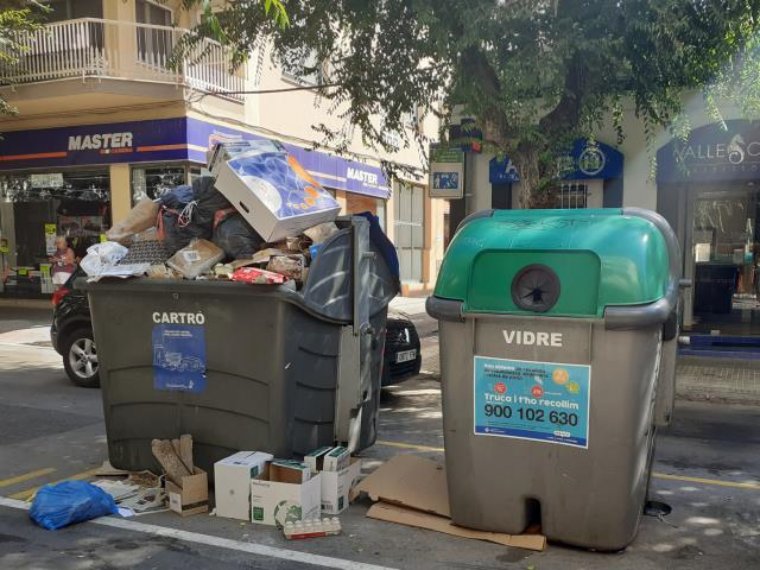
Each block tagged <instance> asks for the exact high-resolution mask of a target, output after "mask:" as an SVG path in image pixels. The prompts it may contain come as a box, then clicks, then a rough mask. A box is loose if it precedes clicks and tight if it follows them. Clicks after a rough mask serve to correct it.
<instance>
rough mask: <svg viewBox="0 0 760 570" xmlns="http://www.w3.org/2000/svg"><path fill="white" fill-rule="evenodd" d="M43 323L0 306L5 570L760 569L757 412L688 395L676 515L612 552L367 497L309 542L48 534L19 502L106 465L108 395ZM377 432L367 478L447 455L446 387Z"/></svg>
mask: <svg viewBox="0 0 760 570" xmlns="http://www.w3.org/2000/svg"><path fill="white" fill-rule="evenodd" d="M0 311H2V309H0ZM4 317H8V318H4ZM11 317H13V318H11ZM45 318H46V317H45V313H44V312H43V313H41V314H40V315H39V317H38V318H37V319H36V320H35V319H26V320H25V318H24V315H20V316H19V315H17V314H15V313H14V314H13V315H8V314H7V313H2V312H0V495H1V496H3V497H4V498H0V568H40V569H55V570H68V569H77V570H79V569H100V568H103V569H112V568H161V569H163V568H167V569H174V568H177V569H180V568H183V569H184V568H188V567H192V568H193V569H205V568H238V567H239V568H276V569H279V568H299V569H311V568H318V567H319V568H325V567H331V568H362V566H361V565H362V564H364V565H367V566H364V568H366V569H367V570H370V569H372V568H376V569H379V568H414V569H415V570H426V569H431V570H432V569H452V568H453V569H468V570H472V569H502V568H520V569H523V570H527V569H528V568H531V567H533V568H535V569H536V570H552V569H558V570H559V569H562V570H565V569H569V568H570V569H572V568H584V569H589V570H595V569H599V570H602V569H605V570H606V569H609V568H620V569H624V570H625V569H631V570H634V569H636V570H641V569H643V570H646V569H655V568H657V569H660V568H662V569H666V568H667V569H687V568H688V569H704V570H714V569H715V568H721V569H733V568H736V569H737V570H738V569H741V570H746V569H749V568H757V567H758V566H759V565H760V563H759V562H758V561H760V429H758V428H757V426H758V425H760V408H753V407H742V406H726V405H714V404H704V403H688V402H683V403H679V406H678V409H677V414H676V421H675V424H674V425H673V426H672V428H670V429H669V430H667V431H665V432H663V433H662V434H661V436H660V438H659V442H658V449H657V457H656V465H655V471H656V474H655V477H654V479H653V482H652V487H653V489H652V490H653V494H654V496H655V497H657V498H659V499H660V500H663V501H666V502H668V503H669V504H670V505H671V506H672V508H673V512H672V514H670V515H669V516H667V517H665V518H664V519H661V520H660V519H656V518H650V517H645V518H644V520H643V523H642V526H641V531H640V533H639V536H638V538H637V540H636V541H635V542H634V543H633V544H632V545H631V546H630V547H629V548H628V549H626V550H625V551H623V552H621V553H617V554H599V553H591V552H587V551H584V550H580V549H574V548H567V547H563V546H561V545H555V544H551V545H550V546H549V547H548V549H547V550H546V551H545V552H543V553H533V552H530V551H525V550H519V549H513V548H506V547H503V546H498V545H495V544H490V543H486V542H479V541H474V540H465V539H457V538H452V537H449V536H446V535H442V534H438V533H434V532H430V531H424V530H418V529H412V528H408V527H403V526H399V525H394V524H390V523H383V522H380V521H375V520H371V519H367V518H366V517H365V516H364V515H365V513H366V511H367V508H368V507H369V506H370V503H369V501H368V499H362V500H360V501H359V502H357V503H356V504H354V505H353V506H352V507H351V509H350V510H349V511H348V512H347V513H345V514H344V515H342V516H341V521H342V524H343V528H344V532H343V534H342V535H341V536H338V537H334V538H330V539H317V540H312V541H298V542H288V541H286V540H284V539H283V538H282V535H281V534H280V533H279V532H277V531H276V530H274V529H271V528H268V527H261V526H256V525H252V524H250V523H245V522H242V523H241V522H239V521H232V520H225V519H217V518H215V517H210V516H205V515H200V516H195V517H188V518H186V519H182V518H180V517H178V516H176V515H174V514H172V513H161V514H156V515H148V516H143V517H139V518H135V519H116V518H107V519H100V520H99V521H95V522H93V523H86V524H82V525H77V526H74V527H71V528H68V529H64V530H61V531H57V532H49V531H44V530H42V529H40V528H38V527H36V526H34V525H33V524H32V523H31V522H30V521H29V519H28V517H27V514H26V512H25V511H24V510H23V509H22V508H20V507H21V506H22V505H23V504H24V503H22V502H21V501H23V500H24V499H25V498H27V497H29V496H30V495H31V494H32V493H33V492H34V489H35V488H36V487H37V486H39V485H41V484H44V483H48V482H52V481H57V480H61V479H66V478H70V477H72V476H74V477H79V478H87V477H89V476H90V474H91V471H92V470H93V469H94V468H96V467H97V466H99V465H100V464H101V463H102V461H103V460H104V459H106V444H105V441H106V440H105V432H104V426H103V421H102V410H101V403H100V392H99V390H85V389H80V388H76V387H74V386H72V385H70V384H69V383H68V381H67V380H66V379H65V376H64V373H63V369H62V366H61V364H60V357H58V355H57V354H55V353H54V352H53V351H52V350H51V349H49V348H46V347H45V346H44V344H45V343H44V341H43V340H41V339H42V338H43V336H44V334H43V333H44V330H43V329H44V325H45ZM11 321H13V322H11ZM34 325H38V326H39V327H40V328H38V329H34V328H33V326H34ZM379 434H380V441H379V442H378V444H377V445H375V446H374V447H373V448H371V449H370V450H368V451H366V452H364V453H363V457H364V470H365V472H368V471H371V470H372V469H374V468H376V467H377V466H378V465H380V464H381V463H382V462H383V461H386V460H388V459H389V458H390V457H392V456H393V455H395V454H397V453H418V454H421V455H423V456H426V457H430V458H433V459H437V460H439V461H440V460H442V459H443V452H442V447H443V438H442V433H441V412H440V390H439V384H438V382H437V381H435V380H432V379H417V380H412V381H409V382H407V383H404V384H402V385H400V386H397V387H393V388H391V389H389V390H387V391H386V392H385V394H384V396H383V401H382V412H381V419H380V425H379ZM505 480H508V474H507V475H505Z"/></svg>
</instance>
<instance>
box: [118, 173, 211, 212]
mask: <svg viewBox="0 0 760 570" xmlns="http://www.w3.org/2000/svg"><path fill="white" fill-rule="evenodd" d="M194 171H195V174H196V175H197V176H200V169H194ZM192 174H193V172H191V177H192ZM185 180H187V172H186V168H185V166H183V165H179V166H156V167H142V166H141V167H133V168H132V204H136V203H137V202H139V201H140V200H143V199H145V198H150V199H151V200H156V199H158V198H161V196H163V195H164V194H166V193H167V192H168V191H169V190H171V189H172V188H174V187H175V186H179V185H181V184H185Z"/></svg>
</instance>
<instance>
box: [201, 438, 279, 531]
mask: <svg viewBox="0 0 760 570" xmlns="http://www.w3.org/2000/svg"><path fill="white" fill-rule="evenodd" d="M271 460H272V455H271V454H269V453H262V452H261V451H241V452H239V453H236V454H234V455H230V456H229V457H226V458H224V459H222V460H221V461H217V462H216V463H215V464H214V495H215V498H216V515H217V516H218V517H227V518H231V519H240V520H244V521H247V520H250V518H251V479H255V478H256V477H258V476H259V475H261V473H262V472H263V471H264V468H265V467H266V463H267V461H271Z"/></svg>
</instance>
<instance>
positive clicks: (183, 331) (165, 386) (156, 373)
mask: <svg viewBox="0 0 760 570" xmlns="http://www.w3.org/2000/svg"><path fill="white" fill-rule="evenodd" d="M153 387H154V388H155V389H156V390H177V391H181V392H193V393H196V394H197V393H200V392H203V391H204V390H205V389H206V330H205V327H203V326H199V325H155V326H154V327H153Z"/></svg>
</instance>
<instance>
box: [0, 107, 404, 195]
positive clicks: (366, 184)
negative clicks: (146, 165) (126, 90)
mask: <svg viewBox="0 0 760 570" xmlns="http://www.w3.org/2000/svg"><path fill="white" fill-rule="evenodd" d="M261 138H264V137H262V136H260V135H257V134H255V133H251V132H248V131H243V130H240V129H234V128H230V127H224V126H219V125H216V124H212V123H207V122H205V121H201V120H198V119H194V118H191V117H180V118H173V119H156V120H149V121H130V122H122V123H109V124H101V125H85V126H75V127H58V128H53V129H39V130H32V131H13V132H6V133H3V136H2V139H0V171H1V170H16V169H26V168H58V167H66V166H92V165H105V164H117V163H130V164H137V163H141V162H165V161H190V162H196V163H200V164H206V153H207V152H208V150H209V149H210V148H212V147H213V145H214V144H216V143H217V142H222V141H226V140H231V141H232V140H243V139H245V140H251V139H261ZM285 147H286V148H287V149H288V152H290V153H291V154H293V155H294V156H295V157H296V158H297V159H298V161H299V162H300V163H301V164H302V165H303V166H304V168H305V169H306V170H308V171H309V172H310V174H312V175H313V176H314V177H315V178H316V179H317V180H318V181H319V182H320V183H321V184H323V185H325V186H329V187H331V188H335V189H337V190H345V191H347V192H354V193H358V194H365V195H368V196H373V197H377V198H382V199H386V198H388V197H389V195H390V189H389V184H388V181H387V179H386V178H385V175H384V174H383V171H382V169H381V168H378V167H376V166H372V165H369V164H365V163H362V162H359V161H356V160H351V159H348V158H342V157H339V156H335V155H332V154H328V153H324V152H319V151H313V150H307V149H304V148H301V147H298V146H296V145H292V144H285Z"/></svg>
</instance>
